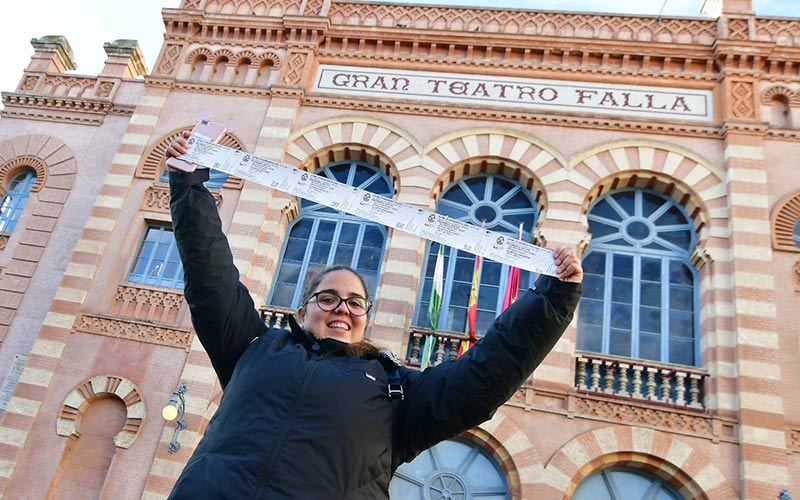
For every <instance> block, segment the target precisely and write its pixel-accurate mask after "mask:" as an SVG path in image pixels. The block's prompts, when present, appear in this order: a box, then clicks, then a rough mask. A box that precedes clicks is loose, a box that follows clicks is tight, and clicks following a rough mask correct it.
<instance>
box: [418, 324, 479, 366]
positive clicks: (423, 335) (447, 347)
mask: <svg viewBox="0 0 800 500" xmlns="http://www.w3.org/2000/svg"><path fill="white" fill-rule="evenodd" d="M410 335H411V338H410V339H409V342H408V353H407V354H406V365H407V366H412V367H419V366H420V364H421V362H422V358H421V356H422V347H423V346H424V345H425V339H427V338H428V337H429V336H431V335H433V337H434V341H433V349H432V350H431V357H430V360H429V365H428V366H436V365H438V364H439V363H441V362H443V361H449V360H451V359H456V358H457V357H458V351H459V349H460V348H461V343H462V341H464V340H465V338H466V334H465V333H459V332H451V331H438V332H436V333H435V334H432V333H431V330H430V329H428V328H412V329H411V333H410Z"/></svg>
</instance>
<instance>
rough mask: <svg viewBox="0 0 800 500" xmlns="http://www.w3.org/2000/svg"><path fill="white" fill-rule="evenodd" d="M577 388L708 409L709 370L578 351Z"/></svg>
mask: <svg viewBox="0 0 800 500" xmlns="http://www.w3.org/2000/svg"><path fill="white" fill-rule="evenodd" d="M575 362H576V366H575V387H576V388H577V389H578V391H579V392H585V393H596V394H604V395H607V396H611V397H615V398H622V399H629V400H634V401H643V402H651V403H657V404H664V405H668V406H673V407H676V408H686V409H692V410H698V411H705V409H706V407H705V405H704V403H703V399H704V395H705V394H704V390H703V385H704V382H705V379H706V378H707V377H708V373H705V372H703V371H701V370H698V369H692V368H691V367H684V366H677V365H668V364H664V363H657V362H655V361H650V360H642V359H628V358H615V357H612V356H605V355H602V356H601V355H597V354H589V353H578V357H577V358H576V360H575Z"/></svg>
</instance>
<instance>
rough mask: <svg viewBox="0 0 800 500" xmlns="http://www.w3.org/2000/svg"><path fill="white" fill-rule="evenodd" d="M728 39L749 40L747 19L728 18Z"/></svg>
mask: <svg viewBox="0 0 800 500" xmlns="http://www.w3.org/2000/svg"><path fill="white" fill-rule="evenodd" d="M728 39H730V40H749V39H750V35H749V29H748V27H747V19H729V20H728Z"/></svg>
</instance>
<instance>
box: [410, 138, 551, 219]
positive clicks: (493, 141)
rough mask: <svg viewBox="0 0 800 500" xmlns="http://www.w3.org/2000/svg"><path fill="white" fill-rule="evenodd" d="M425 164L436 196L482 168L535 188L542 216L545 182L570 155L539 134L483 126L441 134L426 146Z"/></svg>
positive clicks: (532, 188) (534, 192) (434, 196)
mask: <svg viewBox="0 0 800 500" xmlns="http://www.w3.org/2000/svg"><path fill="white" fill-rule="evenodd" d="M424 165H425V167H426V168H427V170H428V171H430V172H431V173H433V174H434V175H435V177H434V178H433V179H431V182H432V183H433V189H432V192H431V195H432V198H433V199H435V198H436V197H437V196H438V195H439V193H441V192H442V190H443V189H444V188H445V187H446V186H448V185H449V184H450V183H451V182H453V181H455V180H457V179H459V178H461V177H463V176H466V175H471V174H475V173H478V172H488V173H495V174H500V175H504V176H506V177H508V178H511V179H514V180H516V181H517V182H519V183H520V184H521V185H522V186H524V187H525V188H526V189H528V190H530V191H531V194H532V196H533V198H534V199H535V200H536V201H537V203H538V205H539V220H540V221H541V220H543V219H544V217H545V215H546V211H547V208H548V203H547V195H546V193H545V188H544V186H545V185H546V183H547V180H548V179H552V178H553V176H559V175H561V173H563V171H564V167H565V165H566V158H564V157H563V155H561V153H559V152H558V150H556V149H555V148H554V147H553V146H551V145H549V144H547V143H546V142H544V141H542V140H540V139H537V138H535V137H532V136H529V135H526V134H523V133H520V132H516V131H512V130H505V129H498V128H480V129H472V130H465V131H458V132H455V133H452V134H448V135H446V136H443V137H440V138H439V139H437V140H436V141H434V142H433V143H431V144H430V145H428V146H427V147H426V148H425V151H424Z"/></svg>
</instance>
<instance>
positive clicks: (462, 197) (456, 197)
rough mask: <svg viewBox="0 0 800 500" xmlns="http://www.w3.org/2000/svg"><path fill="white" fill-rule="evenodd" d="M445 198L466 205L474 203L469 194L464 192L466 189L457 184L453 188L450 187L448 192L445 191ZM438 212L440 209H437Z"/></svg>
mask: <svg viewBox="0 0 800 500" xmlns="http://www.w3.org/2000/svg"><path fill="white" fill-rule="evenodd" d="M444 199H445V200H448V201H453V202H455V203H458V204H460V205H466V206H470V205H472V200H470V199H469V196H467V195H466V194H465V193H464V190H463V189H461V186H460V185H455V186H453V187H452V188H450V190H449V191H447V193H445V195H444ZM479 199H480V198H479ZM437 212H438V210H437Z"/></svg>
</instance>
